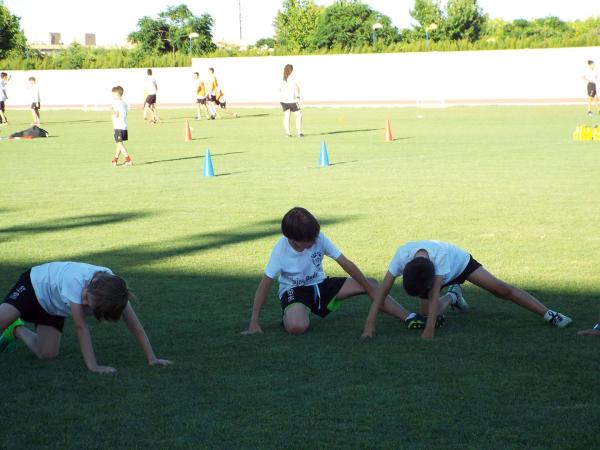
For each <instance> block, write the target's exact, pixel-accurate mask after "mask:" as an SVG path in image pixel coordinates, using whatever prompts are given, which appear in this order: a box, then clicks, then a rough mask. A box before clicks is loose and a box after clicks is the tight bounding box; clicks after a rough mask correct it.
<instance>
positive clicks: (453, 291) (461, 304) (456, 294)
mask: <svg viewBox="0 0 600 450" xmlns="http://www.w3.org/2000/svg"><path fill="white" fill-rule="evenodd" d="M448 294H450V295H451V296H452V301H451V302H450V307H451V308H452V309H458V310H459V311H460V312H461V313H466V312H468V311H469V304H468V303H467V301H466V300H465V298H464V297H463V294H462V288H461V287H460V284H453V285H452V286H450V287H449V288H448Z"/></svg>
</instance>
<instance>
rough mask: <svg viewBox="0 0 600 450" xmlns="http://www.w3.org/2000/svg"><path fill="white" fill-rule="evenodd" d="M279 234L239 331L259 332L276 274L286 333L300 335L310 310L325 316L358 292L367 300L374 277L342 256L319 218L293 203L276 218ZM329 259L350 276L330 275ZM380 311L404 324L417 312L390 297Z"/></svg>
mask: <svg viewBox="0 0 600 450" xmlns="http://www.w3.org/2000/svg"><path fill="white" fill-rule="evenodd" d="M281 231H282V233H283V237H282V238H281V239H279V241H278V242H277V244H276V245H275V248H274V249H273V251H272V253H271V258H270V259H269V263H268V264H267V267H266V268H265V274H264V276H263V278H262V280H261V282H260V284H259V286H258V289H257V290H256V295H255V297H254V305H253V307H252V317H251V319H250V325H249V326H248V330H246V331H244V332H243V334H255V333H262V332H263V331H262V328H261V327H260V321H259V316H260V311H261V309H262V306H263V304H264V303H265V300H266V298H267V294H268V293H269V289H270V288H271V285H272V284H273V279H274V278H275V277H276V276H277V275H279V294H278V297H279V299H280V301H281V308H282V310H283V326H284V328H285V330H286V331H287V332H288V333H290V334H301V333H304V332H305V331H306V330H308V327H309V325H310V318H309V312H312V313H313V314H316V315H318V316H320V317H325V316H327V315H328V314H329V313H330V312H332V311H335V310H336V309H338V308H339V307H340V305H341V301H342V300H345V299H347V298H349V297H354V296H356V295H360V294H365V293H366V294H368V295H369V297H370V298H371V299H372V298H373V296H374V295H375V292H376V290H377V282H376V281H375V280H374V279H373V278H366V277H365V276H364V275H363V273H362V272H361V271H360V269H359V268H358V267H356V265H355V264H354V263H353V262H352V261H350V260H349V259H348V258H346V257H345V256H344V255H342V253H341V252H340V251H339V250H338V249H337V248H336V247H335V246H334V245H333V244H332V243H331V241H330V240H329V239H327V237H326V236H325V235H324V234H323V233H322V232H321V227H320V225H319V222H318V221H317V219H315V217H314V216H313V215H312V214H311V213H310V212H308V211H307V210H306V209H304V208H300V207H295V208H292V209H291V210H290V211H288V212H287V213H286V214H285V216H283V220H282V221H281ZM324 256H329V257H330V258H332V259H334V260H335V261H336V262H337V263H338V264H339V265H340V266H341V267H342V268H343V269H344V271H346V273H347V274H348V275H350V277H351V278H346V277H343V278H338V277H333V278H329V277H326V276H325V272H324V271H323V257H324ZM382 310H383V311H384V312H386V313H387V314H389V315H391V316H394V317H396V318H398V319H401V320H403V321H405V322H406V323H407V325H408V326H409V328H410V327H411V325H412V320H413V319H414V318H415V317H416V314H414V313H409V312H408V311H407V310H406V309H404V308H403V307H402V306H400V305H399V304H398V303H396V301H395V300H394V299H392V298H391V297H389V296H388V297H386V298H385V299H384V301H382Z"/></svg>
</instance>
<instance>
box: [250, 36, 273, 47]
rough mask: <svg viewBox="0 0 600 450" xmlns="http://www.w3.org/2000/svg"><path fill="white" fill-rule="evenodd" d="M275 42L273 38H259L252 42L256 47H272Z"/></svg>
mask: <svg viewBox="0 0 600 450" xmlns="http://www.w3.org/2000/svg"><path fill="white" fill-rule="evenodd" d="M276 44H277V41H276V40H275V38H261V39H259V40H258V41H256V43H255V44H254V47H256V48H274V47H275V45H276Z"/></svg>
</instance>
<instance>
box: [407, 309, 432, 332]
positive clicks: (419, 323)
mask: <svg viewBox="0 0 600 450" xmlns="http://www.w3.org/2000/svg"><path fill="white" fill-rule="evenodd" d="M411 316H412V317H411ZM409 317H410V319H408V318H407V319H406V328H408V329H409V330H421V329H423V328H425V322H427V317H425V316H422V315H420V314H415V313H412V314H411V315H410V316H409Z"/></svg>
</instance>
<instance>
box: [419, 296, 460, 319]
mask: <svg viewBox="0 0 600 450" xmlns="http://www.w3.org/2000/svg"><path fill="white" fill-rule="evenodd" d="M451 302H452V296H451V295H450V294H444V295H442V296H441V297H440V299H439V300H438V315H441V314H443V313H444V311H446V309H448V306H450V303H451ZM419 314H420V315H422V316H425V317H427V316H428V315H429V299H426V298H422V299H421V303H420V306H419Z"/></svg>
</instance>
